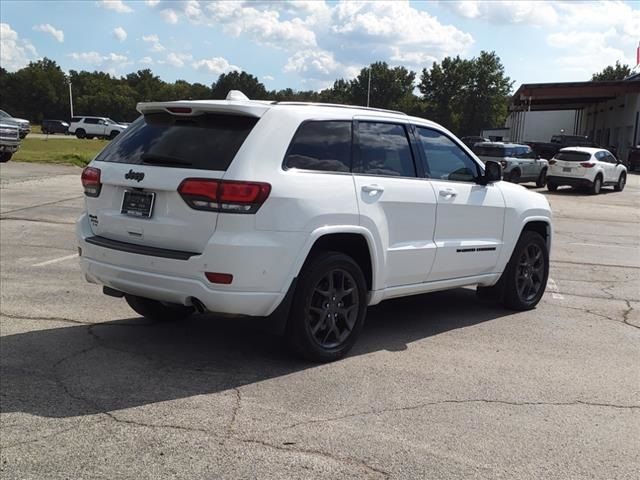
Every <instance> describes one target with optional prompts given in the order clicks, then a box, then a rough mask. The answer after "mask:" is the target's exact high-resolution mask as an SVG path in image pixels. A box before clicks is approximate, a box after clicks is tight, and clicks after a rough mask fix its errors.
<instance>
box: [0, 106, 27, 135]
mask: <svg viewBox="0 0 640 480" xmlns="http://www.w3.org/2000/svg"><path fill="white" fill-rule="evenodd" d="M0 121H1V122H2V123H3V124H5V125H7V124H9V125H11V124H13V125H16V126H17V127H18V132H19V136H20V138H21V139H22V138H25V137H26V136H27V135H28V134H29V133H31V123H29V120H25V119H24V118H17V117H14V116H13V115H10V114H8V113H7V112H5V111H4V110H0Z"/></svg>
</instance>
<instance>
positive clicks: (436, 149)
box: [416, 127, 479, 182]
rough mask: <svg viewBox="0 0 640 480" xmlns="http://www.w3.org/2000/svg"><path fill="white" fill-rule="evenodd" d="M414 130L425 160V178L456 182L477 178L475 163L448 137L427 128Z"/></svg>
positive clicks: (470, 180)
mask: <svg viewBox="0 0 640 480" xmlns="http://www.w3.org/2000/svg"><path fill="white" fill-rule="evenodd" d="M416 130H417V132H418V138H419V139H420V145H421V146H422V149H423V150H424V155H425V158H426V163H425V165H424V170H425V173H426V174H427V176H429V177H431V178H435V179H438V180H452V181H456V182H472V181H473V180H474V179H475V178H476V177H477V176H478V173H479V172H478V165H477V164H476V162H474V161H473V160H472V159H471V158H470V157H469V156H468V155H467V154H466V153H465V152H464V151H463V150H462V149H461V148H460V147H459V146H458V145H457V144H456V143H454V141H453V140H451V139H450V138H449V137H447V136H446V135H444V134H442V133H440V132H437V131H435V130H431V129H429V128H423V127H417V129H416Z"/></svg>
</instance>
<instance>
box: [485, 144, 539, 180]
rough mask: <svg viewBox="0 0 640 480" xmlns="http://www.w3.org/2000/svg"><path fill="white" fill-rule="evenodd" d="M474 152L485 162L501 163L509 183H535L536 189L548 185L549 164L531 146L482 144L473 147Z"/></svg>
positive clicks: (504, 175) (505, 178) (504, 177)
mask: <svg viewBox="0 0 640 480" xmlns="http://www.w3.org/2000/svg"><path fill="white" fill-rule="evenodd" d="M473 152H474V153H475V154H476V155H477V156H478V158H479V159H480V160H482V161H483V162H486V161H487V160H494V161H498V162H500V164H502V172H503V179H504V180H506V181H508V182H511V183H526V182H535V183H536V187H544V186H545V185H546V184H547V171H548V170H549V162H548V161H547V160H545V159H544V158H540V156H539V155H536V154H535V152H534V151H533V150H532V149H531V147H530V146H529V145H521V144H518V143H503V142H482V143H476V144H475V145H474V146H473Z"/></svg>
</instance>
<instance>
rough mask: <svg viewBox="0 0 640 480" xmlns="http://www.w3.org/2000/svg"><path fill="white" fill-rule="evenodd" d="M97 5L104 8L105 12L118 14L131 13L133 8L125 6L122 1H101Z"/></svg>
mask: <svg viewBox="0 0 640 480" xmlns="http://www.w3.org/2000/svg"><path fill="white" fill-rule="evenodd" d="M98 5H100V6H101V7H103V8H106V9H107V10H113V11H114V12H118V13H131V12H133V8H131V7H130V6H129V5H126V4H125V3H124V2H123V1H122V0H101V1H100V2H98Z"/></svg>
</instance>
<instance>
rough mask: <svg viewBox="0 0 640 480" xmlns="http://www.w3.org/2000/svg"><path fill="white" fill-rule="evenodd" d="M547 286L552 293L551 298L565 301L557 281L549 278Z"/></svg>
mask: <svg viewBox="0 0 640 480" xmlns="http://www.w3.org/2000/svg"><path fill="white" fill-rule="evenodd" d="M547 286H548V287H549V291H550V292H551V296H552V297H553V298H555V299H556V300H564V296H563V295H562V294H561V293H560V289H559V288H558V284H557V283H556V281H555V280H554V279H553V278H551V277H549V280H547Z"/></svg>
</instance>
